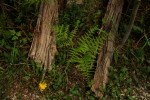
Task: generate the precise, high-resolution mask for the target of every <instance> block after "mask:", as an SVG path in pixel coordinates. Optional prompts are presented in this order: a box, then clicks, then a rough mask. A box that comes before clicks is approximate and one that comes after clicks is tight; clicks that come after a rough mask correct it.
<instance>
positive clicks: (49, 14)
mask: <svg viewBox="0 0 150 100" xmlns="http://www.w3.org/2000/svg"><path fill="white" fill-rule="evenodd" d="M57 20H58V1H57V0H42V1H41V5H40V11H39V15H38V19H37V24H36V27H35V30H34V36H33V41H32V45H31V48H30V52H29V57H30V58H31V59H33V60H35V62H36V63H37V64H39V66H40V67H44V69H45V70H46V69H48V70H51V69H52V63H53V61H54V57H55V54H56V51H57V49H56V41H55V31H54V26H55V24H56V23H57Z"/></svg>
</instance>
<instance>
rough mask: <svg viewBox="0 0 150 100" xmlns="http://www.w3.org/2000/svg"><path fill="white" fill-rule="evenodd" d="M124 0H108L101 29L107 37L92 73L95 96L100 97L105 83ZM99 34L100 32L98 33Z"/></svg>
mask: <svg viewBox="0 0 150 100" xmlns="http://www.w3.org/2000/svg"><path fill="white" fill-rule="evenodd" d="M123 4H124V0H109V3H108V6H107V10H106V13H105V16H104V19H103V20H104V22H103V24H102V27H101V29H102V30H104V31H106V32H107V34H108V37H107V39H106V41H105V43H104V46H103V48H102V50H100V52H99V54H98V59H97V67H96V71H95V74H94V80H93V84H92V88H91V89H92V91H93V92H94V93H95V94H96V96H97V97H102V96H103V93H102V91H101V90H102V88H103V87H105V85H106V83H107V80H108V78H107V75H108V67H109V66H110V63H111V59H112V56H113V50H114V41H115V34H116V33H117V30H118V26H119V22H120V17H121V13H122V8H123ZM100 34H101V33H100Z"/></svg>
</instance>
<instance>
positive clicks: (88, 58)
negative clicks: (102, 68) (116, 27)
mask: <svg viewBox="0 0 150 100" xmlns="http://www.w3.org/2000/svg"><path fill="white" fill-rule="evenodd" d="M96 32H98V33H101V34H100V35H98V36H97V37H96V36H95V33H96ZM106 36H107V34H106V32H104V31H102V30H100V29H99V28H98V26H95V27H93V28H91V29H90V30H89V31H88V32H87V33H86V34H85V35H84V36H83V37H81V38H80V39H79V42H78V46H77V47H74V48H72V49H71V50H70V52H69V55H70V60H69V63H75V64H77V68H78V69H79V70H80V71H81V72H82V73H83V75H84V76H86V78H87V80H88V81H89V80H91V74H90V73H91V71H92V68H93V65H94V62H95V59H96V54H97V52H98V50H99V49H100V48H101V47H102V46H103V41H104V40H105V39H106Z"/></svg>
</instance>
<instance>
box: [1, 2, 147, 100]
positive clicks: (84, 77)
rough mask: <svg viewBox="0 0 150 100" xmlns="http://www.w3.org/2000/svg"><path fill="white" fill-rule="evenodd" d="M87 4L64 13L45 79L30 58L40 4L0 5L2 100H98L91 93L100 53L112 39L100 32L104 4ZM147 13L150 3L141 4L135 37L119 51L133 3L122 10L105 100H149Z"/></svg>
mask: <svg viewBox="0 0 150 100" xmlns="http://www.w3.org/2000/svg"><path fill="white" fill-rule="evenodd" d="M85 1H86V2H85V4H84V5H77V4H75V3H73V4H71V5H70V6H68V7H66V8H65V9H64V11H60V14H59V23H58V25H57V26H55V31H56V44H57V55H56V57H55V63H54V65H53V69H52V71H50V72H47V73H45V77H44V79H42V78H43V77H42V74H43V69H41V68H40V67H38V65H37V64H36V63H35V62H34V61H32V60H30V59H29V58H28V53H29V49H30V46H31V42H32V36H33V32H34V27H35V25H36V21H37V16H38V10H39V3H40V2H39V0H17V1H15V0H8V1H7V2H6V1H5V0H1V1H0V12H1V13H0V100H11V99H12V98H15V100H31V98H35V100H43V99H45V98H46V100H98V98H97V97H95V94H94V93H93V92H92V91H91V89H90V88H91V84H92V79H93V77H94V71H95V68H96V59H97V54H98V52H99V50H101V48H102V47H103V46H104V41H105V39H106V38H107V36H108V34H107V32H106V31H104V30H102V29H101V28H100V27H101V24H102V18H103V17H104V14H105V10H106V4H105V2H106V1H104V0H99V1H101V2H102V4H104V5H102V7H100V8H99V7H94V6H93V5H94V2H92V1H93V0H85ZM94 1H96V0H94ZM97 1H98V0H97ZM92 6H93V7H92ZM149 8H150V1H143V2H142V3H141V5H140V9H139V12H138V15H137V18H136V20H135V23H134V27H133V29H132V32H131V35H130V37H129V39H128V41H127V42H126V44H125V45H124V47H123V48H119V47H118V46H117V45H119V44H120V41H121V38H122V37H123V35H124V32H125V31H126V27H127V25H128V21H129V19H130V18H129V15H130V13H131V11H130V10H131V9H132V4H130V5H129V7H128V8H126V7H125V8H124V10H123V14H122V19H121V22H120V26H121V28H120V29H119V33H118V34H116V37H117V38H116V40H117V41H116V43H115V44H116V47H115V50H114V55H113V59H112V63H111V66H110V68H109V76H108V77H109V80H108V84H107V85H106V87H105V88H104V89H103V90H102V91H103V93H104V96H103V98H102V100H134V99H135V100H140V99H141V100H148V99H150V78H149V76H150V52H149V51H150V25H149V24H150V9H149ZM99 33H101V34H100V35H98V34H99ZM41 80H42V81H43V80H44V82H46V83H47V87H46V89H45V90H44V91H40V89H39V83H40V81H41Z"/></svg>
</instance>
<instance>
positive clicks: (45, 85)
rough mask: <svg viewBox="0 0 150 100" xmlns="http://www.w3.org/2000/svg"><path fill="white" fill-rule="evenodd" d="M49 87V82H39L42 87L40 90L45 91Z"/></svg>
mask: <svg viewBox="0 0 150 100" xmlns="http://www.w3.org/2000/svg"><path fill="white" fill-rule="evenodd" d="M46 87H47V84H46V83H45V82H40V83H39V88H40V91H43V90H45V89H46Z"/></svg>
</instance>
